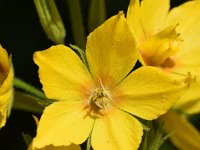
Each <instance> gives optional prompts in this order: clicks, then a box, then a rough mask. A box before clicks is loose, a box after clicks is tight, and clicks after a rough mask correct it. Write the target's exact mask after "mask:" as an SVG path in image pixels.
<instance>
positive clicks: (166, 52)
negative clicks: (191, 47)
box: [140, 26, 181, 67]
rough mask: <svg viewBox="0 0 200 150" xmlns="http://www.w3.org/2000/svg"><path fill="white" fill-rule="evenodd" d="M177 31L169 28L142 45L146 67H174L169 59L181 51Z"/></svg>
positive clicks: (142, 54)
mask: <svg viewBox="0 0 200 150" xmlns="http://www.w3.org/2000/svg"><path fill="white" fill-rule="evenodd" d="M175 29H176V26H174V27H168V28H166V29H165V30H163V31H161V32H159V33H158V34H156V35H154V36H152V37H150V38H148V39H147V40H146V41H144V42H143V43H142V45H141V47H140V48H141V50H140V51H141V56H142V58H143V60H144V63H145V64H146V65H149V66H165V67H172V66H171V64H172V63H170V64H169V65H168V62H170V61H169V59H170V57H171V56H175V55H176V54H177V53H178V52H179V51H180V42H181V39H180V37H179V35H180V34H178V33H177V32H176V30H175ZM163 64H164V65H163Z"/></svg>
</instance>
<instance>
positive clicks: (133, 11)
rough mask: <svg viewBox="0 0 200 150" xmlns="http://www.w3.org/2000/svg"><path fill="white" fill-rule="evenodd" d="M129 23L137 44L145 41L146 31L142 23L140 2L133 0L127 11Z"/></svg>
mask: <svg viewBox="0 0 200 150" xmlns="http://www.w3.org/2000/svg"><path fill="white" fill-rule="evenodd" d="M127 23H128V25H129V27H130V29H131V32H132V33H133V35H134V36H135V39H136V41H137V43H139V42H142V41H143V40H144V39H145V31H144V27H143V24H142V22H141V12H140V2H139V0H131V1H130V4H129V6H128V11H127Z"/></svg>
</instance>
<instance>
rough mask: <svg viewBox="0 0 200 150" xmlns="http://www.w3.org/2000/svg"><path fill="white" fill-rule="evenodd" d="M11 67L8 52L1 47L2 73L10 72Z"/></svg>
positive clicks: (0, 69) (0, 68)
mask: <svg viewBox="0 0 200 150" xmlns="http://www.w3.org/2000/svg"><path fill="white" fill-rule="evenodd" d="M9 66H10V65H9V59H8V54H7V52H6V50H5V49H4V48H2V47H1V46H0V73H2V72H5V71H6V72H8V70H9ZM0 76H1V74H0ZM0 81H1V80H0ZM0 83H1V82H0Z"/></svg>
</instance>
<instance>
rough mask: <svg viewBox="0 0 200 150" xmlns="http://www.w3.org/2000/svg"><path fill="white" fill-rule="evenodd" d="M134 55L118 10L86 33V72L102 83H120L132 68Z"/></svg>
mask: <svg viewBox="0 0 200 150" xmlns="http://www.w3.org/2000/svg"><path fill="white" fill-rule="evenodd" d="M137 54H138V53H137V51H136V45H135V40H134V38H133V37H132V34H131V31H130V30H129V28H128V25H127V24H126V20H125V18H124V14H123V13H122V12H120V13H119V14H118V15H116V16H114V17H112V18H110V19H108V20H107V21H106V22H105V23H104V24H103V25H101V26H100V27H98V28H97V29H96V30H94V31H93V32H92V33H91V34H90V35H89V36H88V40H87V45H86V56H87V60H88V64H89V68H90V71H91V73H92V75H93V77H94V80H95V81H96V80H97V81H98V80H101V81H102V83H103V85H105V86H106V85H107V86H108V85H109V86H113V85H115V84H116V83H118V82H120V81H121V80H122V79H123V78H124V77H125V76H126V75H127V74H128V73H129V72H130V71H131V69H132V68H133V66H134V64H135V62H136V60H137Z"/></svg>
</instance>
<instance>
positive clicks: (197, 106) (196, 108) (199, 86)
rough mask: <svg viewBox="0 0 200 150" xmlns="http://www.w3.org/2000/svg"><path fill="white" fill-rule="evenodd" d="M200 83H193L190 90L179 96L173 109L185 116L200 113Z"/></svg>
mask: <svg viewBox="0 0 200 150" xmlns="http://www.w3.org/2000/svg"><path fill="white" fill-rule="evenodd" d="M199 91H200V83H194V84H192V85H191V86H190V88H189V89H188V90H187V91H186V92H185V93H184V94H183V95H182V96H181V98H180V99H179V100H178V102H177V103H176V104H175V106H174V107H175V108H177V109H180V110H181V111H183V112H184V113H187V114H197V113H200V94H199Z"/></svg>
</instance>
